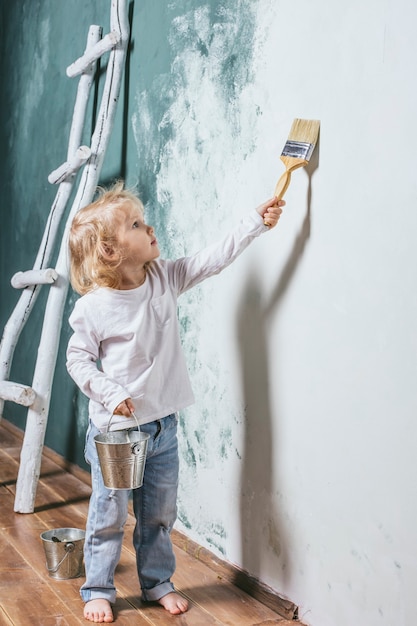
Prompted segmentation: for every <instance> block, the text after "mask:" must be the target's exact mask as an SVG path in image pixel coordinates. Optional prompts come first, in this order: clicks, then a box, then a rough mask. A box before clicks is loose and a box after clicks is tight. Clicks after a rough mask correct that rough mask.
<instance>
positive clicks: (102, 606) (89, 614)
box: [84, 598, 113, 624]
mask: <svg viewBox="0 0 417 626" xmlns="http://www.w3.org/2000/svg"><path fill="white" fill-rule="evenodd" d="M84 617H85V619H88V621H90V622H95V623H96V624H102V623H103V622H106V623H109V622H112V621H113V611H112V610H111V606H110V602H109V601H108V600H106V599H105V598H96V599H95V600H89V602H86V603H85V606H84Z"/></svg>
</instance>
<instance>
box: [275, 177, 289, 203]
mask: <svg viewBox="0 0 417 626" xmlns="http://www.w3.org/2000/svg"><path fill="white" fill-rule="evenodd" d="M290 182H291V170H285V172H284V173H283V175H282V176H281V178H280V179H279V181H278V182H277V184H276V185H275V191H274V196H275V197H276V199H277V200H282V198H283V197H284V194H285V192H286V191H287V189H288V187H289V185H290Z"/></svg>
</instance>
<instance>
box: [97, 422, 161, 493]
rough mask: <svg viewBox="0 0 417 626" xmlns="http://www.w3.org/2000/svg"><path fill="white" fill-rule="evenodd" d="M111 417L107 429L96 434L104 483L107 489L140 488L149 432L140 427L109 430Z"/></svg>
mask: <svg viewBox="0 0 417 626" xmlns="http://www.w3.org/2000/svg"><path fill="white" fill-rule="evenodd" d="M133 416H134V418H135V419H136V423H137V425H138V429H139V423H138V420H137V418H136V415H135V414H134V413H133ZM112 417H113V416H111V418H110V420H109V423H108V425H107V432H105V433H100V434H99V435H96V436H95V437H94V441H95V444H96V448H97V453H98V458H99V461H100V467H101V473H102V474H103V481H104V485H105V487H107V488H108V489H137V488H138V487H141V486H142V484H143V474H144V472H145V463H146V452H147V450H148V440H149V435H148V434H147V433H142V432H141V431H140V429H139V430H115V431H111V432H110V431H109V427H110V422H111V420H112Z"/></svg>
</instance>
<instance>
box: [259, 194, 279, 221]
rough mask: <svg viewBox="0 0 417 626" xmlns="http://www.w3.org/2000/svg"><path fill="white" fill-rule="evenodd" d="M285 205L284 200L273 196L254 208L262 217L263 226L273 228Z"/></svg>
mask: <svg viewBox="0 0 417 626" xmlns="http://www.w3.org/2000/svg"><path fill="white" fill-rule="evenodd" d="M283 206H285V200H277V199H276V197H275V196H274V197H273V198H271V199H270V200H267V201H266V202H264V203H263V204H261V205H260V206H258V208H257V209H256V210H257V211H258V213H259V215H260V216H261V217H262V218H263V220H264V223H265V226H269V228H274V226H276V225H277V223H278V220H279V218H280V217H281V213H282V207H283Z"/></svg>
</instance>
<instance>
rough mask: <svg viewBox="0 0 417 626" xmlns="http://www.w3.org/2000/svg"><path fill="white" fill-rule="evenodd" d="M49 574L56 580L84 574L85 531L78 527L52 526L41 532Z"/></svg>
mask: <svg viewBox="0 0 417 626" xmlns="http://www.w3.org/2000/svg"><path fill="white" fill-rule="evenodd" d="M41 539H42V542H43V547H44V550H45V556H46V569H47V570H48V572H49V576H51V577H52V578H57V579H58V580H67V579H68V578H78V577H79V576H82V575H83V574H84V567H83V552H84V539H85V531H84V530H80V529H79V528H54V529H53V530H46V531H45V532H43V533H42V534H41Z"/></svg>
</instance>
